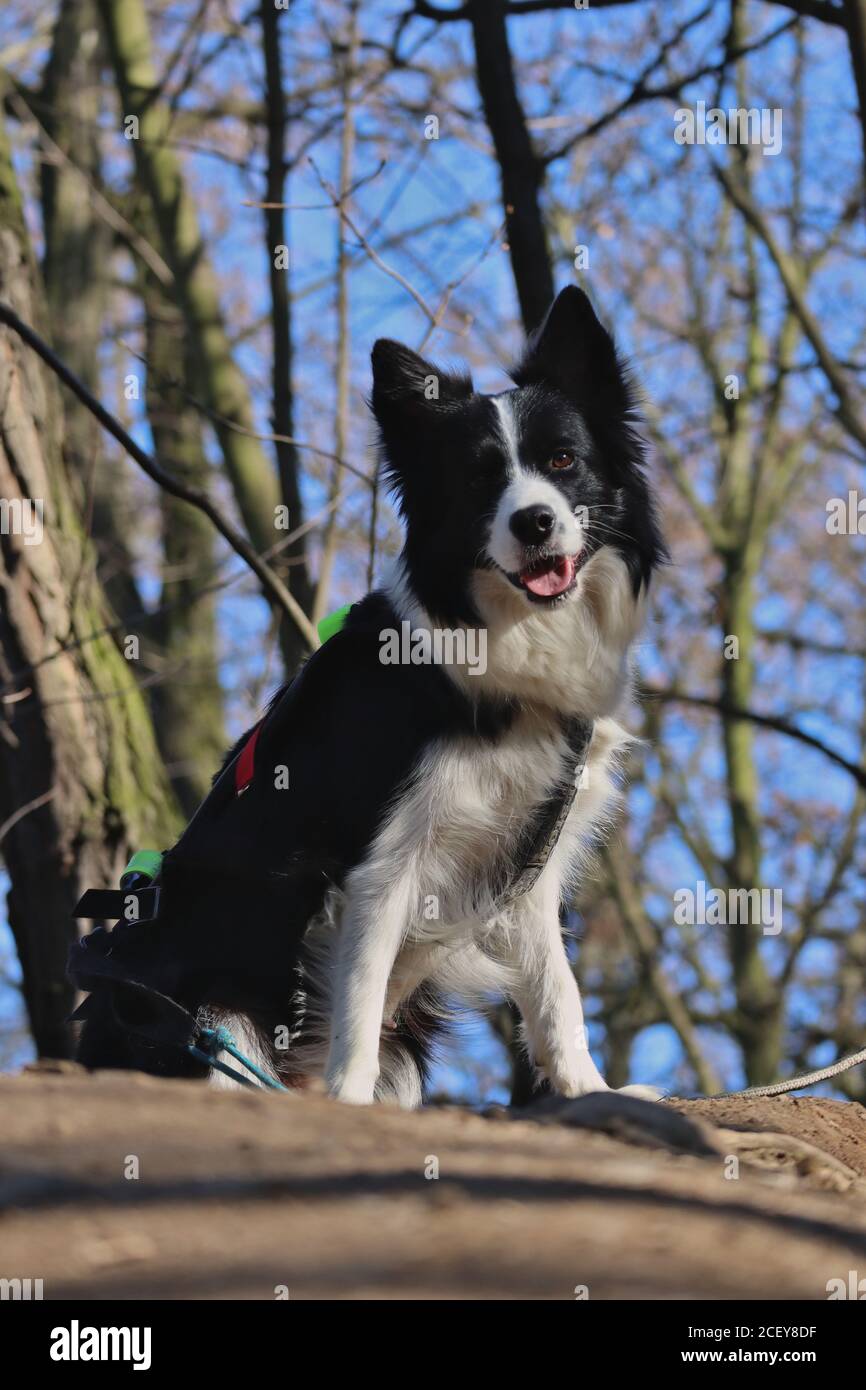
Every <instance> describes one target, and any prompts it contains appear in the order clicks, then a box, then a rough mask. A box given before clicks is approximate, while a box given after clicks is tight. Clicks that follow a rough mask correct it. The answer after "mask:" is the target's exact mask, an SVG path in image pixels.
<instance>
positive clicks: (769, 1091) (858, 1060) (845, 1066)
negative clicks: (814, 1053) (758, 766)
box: [707, 1047, 866, 1100]
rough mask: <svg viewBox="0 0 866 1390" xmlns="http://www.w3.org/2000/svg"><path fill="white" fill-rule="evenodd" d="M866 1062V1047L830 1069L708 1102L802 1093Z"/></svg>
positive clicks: (821, 1069) (750, 1088) (715, 1097)
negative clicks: (792, 1092)
mask: <svg viewBox="0 0 866 1390" xmlns="http://www.w3.org/2000/svg"><path fill="white" fill-rule="evenodd" d="M864 1062H866V1047H862V1048H861V1049H860V1051H859V1052H852V1053H851V1056H850V1057H841V1058H840V1059H839V1061H838V1062H833V1063H832V1064H831V1065H830V1066H829V1067H818V1068H817V1069H816V1070H815V1071H806V1072H803V1074H802V1075H801V1076H789V1077H788V1080H787V1081H774V1082H773V1083H772V1085H770V1086H747V1087H746V1089H745V1090H744V1091H720V1092H719V1094H718V1095H715V1096H708V1097H707V1099H708V1100H728V1099H730V1098H732V1097H734V1096H736V1097H737V1099H740V1098H741V1097H743V1096H783V1095H784V1094H785V1092H786V1091H802V1090H804V1089H805V1088H806V1087H807V1086H817V1084H818V1082H819V1081H829V1080H830V1078H831V1076H839V1075H840V1074H841V1073H842V1072H843V1071H851V1070H852V1068H854V1067H859V1066H862V1064H863V1063H864Z"/></svg>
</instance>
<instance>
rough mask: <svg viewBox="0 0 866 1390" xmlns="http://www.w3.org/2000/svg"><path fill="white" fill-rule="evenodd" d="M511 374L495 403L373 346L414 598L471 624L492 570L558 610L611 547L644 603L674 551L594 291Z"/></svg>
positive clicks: (560, 307) (551, 324) (563, 304)
mask: <svg viewBox="0 0 866 1390" xmlns="http://www.w3.org/2000/svg"><path fill="white" fill-rule="evenodd" d="M512 377H513V380H514V382H515V387H514V389H512V390H509V391H506V392H504V393H503V394H501V395H498V396H482V395H479V394H477V393H476V392H475V391H474V389H473V386H472V382H471V380H470V379H469V378H468V377H467V376H460V375H455V374H453V373H450V372H443V371H440V370H439V369H438V368H436V367H435V366H433V365H432V364H431V363H430V362H428V361H426V360H425V359H424V358H423V357H420V356H419V355H418V354H417V353H415V352H413V351H411V349H409V348H407V347H404V346H402V345H401V344H400V343H395V342H392V341H390V340H388V339H380V340H379V341H378V342H377V343H376V344H375V346H374V348H373V394H372V401H371V403H372V407H373V411H374V414H375V416H376V420H377V422H378V424H379V428H380V433H381V442H382V451H383V462H384V468H385V473H386V476H387V477H388V479H389V480H390V482H391V484H392V486H393V488H394V491H395V493H396V496H397V499H398V503H399V506H400V510H401V512H402V514H403V516H404V519H405V521H406V528H407V536H406V549H405V557H406V564H407V567H408V571H409V580H410V582H411V584H412V588H413V590H414V591H415V593H416V594H417V596H418V598H419V599H420V600H421V602H422V603H423V604H424V606H425V608H426V609H427V610H428V611H429V612H431V613H433V614H435V615H437V616H439V617H445V618H449V619H454V618H457V619H464V620H470V621H471V620H473V619H474V618H476V617H477V615H476V614H475V613H474V612H473V611H472V603H471V599H470V595H471V593H472V587H473V586H472V583H471V580H472V572H473V571H474V570H485V571H488V572H493V573H494V574H496V575H498V576H499V578H500V579H501V582H502V584H503V585H505V586H509V587H510V589H511V590H512V591H517V592H519V593H520V594H521V595H522V598H523V601H524V602H525V603H526V605H527V608H535V609H539V608H542V609H544V608H548V609H552V608H557V607H560V606H563V605H565V604H567V603H569V602H570V601H572V600H574V599H575V597H576V596H578V595H579V589H580V577H581V572H582V570H583V569H584V568H585V567H586V565H587V563H588V562H589V561H590V560H591V559H592V557H593V556H594V555H595V554H596V553H597V552H598V551H599V550H601V549H602V548H604V547H609V548H610V549H612V550H614V551H616V552H618V553H619V555H620V556H621V557H622V559H623V560H624V562H625V564H626V566H627V568H628V572H629V575H630V578H631V583H632V588H633V592H634V593H635V595H637V594H638V592H639V591H640V589H641V587H642V586H646V585H647V584H648V582H649V579H650V575H651V573H652V570H653V568H654V567H655V565H656V564H657V563H658V562H659V560H660V559H661V557H662V554H663V545H662V541H661V538H660V534H659V531H658V527H657V525H656V521H655V515H654V509H653V505H652V499H651V495H650V492H649V487H648V484H647V481H646V478H645V475H644V467H643V462H644V460H643V448H642V444H641V441H640V438H639V436H638V434H637V433H636V428H635V427H636V425H637V423H638V416H637V411H636V402H635V396H634V392H633V389H632V387H631V385H630V382H629V378H628V374H627V372H626V370H625V368H624V367H623V364H622V363H621V361H620V360H619V358H618V357H617V353H616V350H615V348H614V345H613V342H612V340H611V338H610V336H609V334H608V333H607V332H606V331H605V329H604V328H603V327H602V325H601V324H600V323H599V321H598V319H597V318H596V316H595V313H594V312H593V309H592V305H591V304H590V302H589V299H588V298H587V296H586V295H585V294H584V293H583V291H582V290H579V289H577V288H576V287H574V286H572V287H570V288H568V289H565V290H563V291H562V293H561V294H560V295H559V297H558V299H557V300H556V302H555V303H554V305H553V307H552V309H551V310H550V313H549V314H548V317H547V320H546V322H545V323H544V325H543V327H542V328H541V330H540V331H539V333H538V334H537V335H536V337H535V338H534V339H533V340H532V341H531V342H530V343H529V345H528V346H527V349H526V352H525V354H524V356H523V359H522V361H521V362H520V364H519V366H518V367H517V368H516V369H515V371H514V372H513V373H512Z"/></svg>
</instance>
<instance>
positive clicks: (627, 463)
mask: <svg viewBox="0 0 866 1390" xmlns="http://www.w3.org/2000/svg"><path fill="white" fill-rule="evenodd" d="M372 370H373V387H372V396H371V406H372V411H373V414H374V416H375V420H376V423H377V426H378V431H379V440H380V453H381V459H380V463H381V468H382V472H383V475H384V477H385V479H386V480H387V482H388V484H389V486H390V488H391V490H392V492H393V495H394V497H395V499H396V504H397V507H398V510H399V512H400V515H401V517H402V520H403V523H404V527H405V544H404V546H403V550H402V553H401V555H400V557H399V560H398V561H397V563H396V564H395V566H394V569H393V572H392V573H391V574H390V576H389V578H388V579H387V580H386V582H385V583H384V584H383V585H382V587H381V588H379V589H377V590H375V591H374V592H373V593H371V594H368V595H367V597H366V598H364V599H363V600H362V601H361V602H360V603H358V604H356V605H354V607H353V608H352V610H351V612H350V613H349V615H348V617H347V619H346V622H345V625H344V627H343V628H342V630H341V631H340V632H338V633H337V634H336V636H333V637H331V638H330V639H329V640H328V641H327V642H326V643H325V644H324V645H323V646H322V647H321V648H320V649H319V650H318V651H317V652H316V653H315V654H314V655H313V656H312V657H311V658H310V659H309V661H308V662H307V663H306V665H305V666H304V667H303V668H302V670H301V672H300V673H299V675H298V676H297V677H296V678H295V680H294V681H293V682H291V684H290V685H289V686H288V687H286V688H284V689H283V690H282V691H281V692H279V693H278V695H277V697H276V699H275V700H274V702H273V703H272V705H271V707H270V710H269V712H268V713H267V714H266V716H265V717H264V719H263V720H262V721H260V724H259V725H258V726H257V727H256V729H255V730H254V731H253V734H254V738H255V742H254V744H253V745H251V744H250V735H249V734H247V735H245V736H244V738H243V739H242V740H240V741H239V743H238V744H237V745H236V746H235V748H234V749H233V750H232V751H231V752H230V754H229V756H228V758H227V761H226V764H225V767H224V771H223V773H222V775H221V776H220V777H218V778H217V781H216V784H215V786H214V789H213V791H212V792H211V794H210V796H209V797H208V798H207V799H206V801H205V802H204V803H203V806H202V808H201V809H200V811H199V812H198V813H197V815H196V816H195V817H194V818H193V821H192V822H191V824H190V826H189V827H188V829H187V830H186V831H185V832H184V834H183V835H182V836H181V838H180V840H179V841H178V843H177V845H176V846H175V847H174V849H172V850H171V851H169V853H168V855H167V856H166V861H165V895H166V915H165V920H163V921H161V922H160V923H158V924H156V927H149V928H147V929H145V928H141V929H140V931H141V933H143V932H144V931H145V930H147V931H148V932H150V933H151V934H150V935H149V936H148V938H147V941H148V943H149V945H148V950H147V952H145V954H148V953H149V955H150V957H151V959H152V960H158V966H155V967H153V968H152V969H151V974H150V976H149V978H150V979H151V981H156V982H158V985H159V987H160V988H162V989H163V990H164V992H165V993H169V994H171V995H172V997H174V998H176V999H180V1000H181V1001H183V1002H184V1003H185V1005H186V1006H188V1007H189V1008H191V1009H197V1008H202V1007H206V1008H207V1009H208V1010H209V1011H210V1014H211V1016H212V1017H214V1016H215V1017H217V1018H218V1019H222V1020H223V1021H226V1020H228V1019H230V1020H231V1023H232V1028H233V1031H234V1032H235V1035H236V1036H237V1037H238V1038H239V1041H240V1042H241V1045H242V1046H245V1047H246V1049H247V1050H248V1051H249V1052H250V1053H251V1054H252V1056H253V1058H254V1060H256V1061H257V1062H258V1064H259V1065H260V1066H263V1067H264V1068H266V1069H267V1070H269V1071H270V1072H271V1073H272V1074H274V1075H275V1076H277V1077H279V1078H280V1079H281V1080H282V1081H283V1082H284V1083H285V1084H287V1085H288V1086H292V1087H295V1086H303V1085H305V1084H307V1082H308V1081H309V1080H310V1078H312V1077H316V1076H318V1077H321V1076H324V1079H325V1083H326V1085H327V1089H328V1092H329V1093H330V1095H332V1096H333V1097H335V1098H336V1099H338V1100H341V1101H344V1102H348V1103H352V1104H358V1105H364V1104H369V1103H370V1102H372V1101H374V1100H391V1101H395V1102H397V1103H399V1104H401V1105H403V1106H408V1107H412V1106H417V1105H419V1104H420V1103H421V1101H422V1098H423V1094H424V1084H425V1080H426V1077H427V1072H428V1067H429V1062H430V1057H431V1053H432V1050H433V1048H434V1046H435V1042H436V1038H437V1036H438V1034H439V1032H440V1031H441V1029H442V1028H443V1027H444V1026H445V1024H446V1023H447V1020H448V1018H449V1017H450V1015H451V1012H452V1010H453V1001H454V1000H455V999H456V1000H462V1001H466V1002H468V1003H473V1004H484V1003H485V1002H488V1001H490V1000H491V998H495V997H500V998H501V997H506V998H508V999H510V1000H511V1001H513V1002H514V1003H515V1004H516V1006H517V1008H518V1010H519V1012H520V1015H521V1018H522V1022H523V1034H524V1041H525V1045H526V1047H527V1049H528V1052H529V1055H530V1057H531V1059H532V1062H533V1064H534V1066H535V1068H536V1070H537V1074H538V1076H539V1078H540V1079H544V1080H546V1081H547V1083H548V1084H549V1086H550V1087H551V1088H552V1089H553V1091H554V1092H556V1093H558V1094H560V1095H562V1096H567V1097H574V1096H579V1095H583V1094H585V1093H587V1092H592V1091H600V1090H605V1089H607V1087H606V1083H605V1081H604V1079H603V1077H602V1076H601V1074H600V1072H599V1071H598V1069H597V1067H596V1065H595V1062H594V1061H593V1059H592V1056H591V1053H590V1050H589V1047H588V1045H587V1039H586V1030H585V1026H584V1016H583V1010H582V1005H581V999H580V993H579V990H578V986H577V983H576V980H575V977H574V974H573V972H572V969H571V966H570V964H569V961H568V957H567V954H566V949H565V945H564V941H563V935H562V930H561V911H562V908H563V904H564V903H565V902H566V901H567V900H568V897H569V895H570V894H571V892H572V891H573V890H574V888H575V886H576V884H577V882H578V881H579V879H580V876H581V874H582V873H583V872H584V870H585V868H586V865H587V860H588V856H589V855H590V854H591V850H592V847H593V844H594V843H597V842H598V840H599V838H600V837H601V836H602V835H603V833H604V831H605V828H606V827H607V826H608V825H609V823H610V819H611V816H612V813H613V812H614V810H615V808H616V806H617V802H618V795H619V792H618V780H617V776H616V773H617V768H618V763H619V762H620V761H621V755H622V753H623V750H624V749H625V748H626V747H627V745H628V743H629V741H630V740H629V737H628V735H627V734H626V732H625V730H624V728H623V727H622V725H621V723H620V718H621V715H622V711H623V708H624V706H625V705H626V703H627V701H628V699H629V694H630V658H629V651H630V647H631V644H632V643H633V641H634V639H635V637H636V635H637V633H638V632H639V630H640V628H641V626H642V623H643V621H644V618H645V610H646V604H647V596H648V592H649V589H650V586H651V581H652V578H653V574H654V572H655V571H656V570H657V568H658V566H659V565H660V564H661V563H662V561H663V560H664V558H665V547H664V542H663V539H662V536H661V533H660V528H659V524H658V520H657V511H656V506H655V503H654V499H653V494H652V491H651V487H650V483H649V480H648V477H647V464H646V459H645V449H644V445H643V443H642V440H641V436H640V432H639V426H640V418H639V411H638V402H637V394H636V390H635V388H634V386H633V384H632V381H631V379H630V376H629V372H628V370H627V368H626V367H625V366H624V364H623V362H622V361H621V359H620V358H619V356H618V354H617V351H616V349H615V346H614V343H613V341H612V339H611V337H610V336H609V334H608V333H607V331H606V330H605V328H604V327H603V326H602V324H601V323H600V322H599V320H598V318H597V317H596V314H595V312H594V310H593V308H592V306H591V303H590V301H589V299H588V298H587V296H586V295H585V294H584V293H583V292H582V291H581V290H579V289H578V288H576V287H569V288H567V289H565V290H563V291H562V293H561V294H560V295H559V296H558V298H557V299H556V301H555V302H554V304H553V306H552V308H551V310H550V312H549V314H548V316H547V319H546V321H545V323H544V324H543V326H542V327H541V329H540V330H539V332H538V333H537V334H536V335H535V337H534V339H532V340H531V341H530V342H529V343H528V345H527V347H526V350H525V352H524V355H523V357H522V359H521V361H520V362H519V365H518V366H517V367H516V368H515V370H514V371H513V373H512V380H513V386H512V387H511V388H510V389H509V390H506V391H503V392H501V393H500V394H497V395H491V396H486V395H482V394H479V393H478V392H476V391H475V390H474V388H473V385H472V382H471V380H470V378H469V377H468V376H465V375H461V374H457V373H454V372H450V371H442V370H439V369H438V368H437V367H435V366H433V365H432V364H431V363H430V362H428V361H426V360H425V359H424V358H423V357H421V356H419V355H418V354H417V353H415V352H413V351H412V350H411V349H409V348H407V347H405V346H403V345H401V344H399V343H396V342H392V341H389V340H384V339H383V340H379V341H378V342H376V344H375V345H374V348H373V353H372ZM443 633H446V634H447V635H448V637H449V642H450V645H449V647H448V656H447V659H442V656H441V652H442V649H443V644H442V643H441V642H440V644H439V646H438V647H437V638H439V637H440V636H441V635H442V634H443ZM395 634H399V635H400V637H401V640H402V638H403V637H405V638H406V639H407V640H406V641H405V642H402V645H401V641H397V642H396V644H395ZM388 652H390V656H387V655H386V653H388ZM395 652H397V653H400V652H402V657H403V659H400V657H399V655H398V656H397V657H396V658H395V656H394V653H395ZM437 652H438V653H439V659H435V658H436V653H437ZM407 653H408V659H407ZM482 658H483V659H482ZM574 721H578V722H579V723H582V724H583V725H584V726H585V727H586V728H587V729H588V730H591V741H590V742H589V745H588V750H587V752H586V755H585V770H584V772H583V774H582V776H581V781H580V787H579V789H578V790H577V793H576V795H575V797H574V800H573V803H572V804H571V807H570V810H569V811H568V814H567V817H566V818H565V821H564V824H563V825H562V827H561V829H560V833H559V835H558V838H555V843H553V844H552V845H548V847H547V849H548V853H547V857H546V861H545V862H544V866H543V869H542V870H541V872H540V874H539V875H538V876H537V878H536V880H535V881H534V883H533V884H532V885H531V887H529V889H528V891H526V892H524V893H522V894H520V895H519V896H518V897H517V898H516V900H515V901H513V902H508V903H507V904H506V905H505V906H503V905H502V904H503V886H504V885H507V883H508V881H509V873H510V872H511V868H512V867H513V865H514V864H515V862H517V861H519V859H520V856H521V852H522V850H521V846H523V845H524V844H525V837H526V833H527V826H528V825H530V824H531V821H532V817H533V815H534V814H536V813H537V812H538V810H539V808H540V807H543V806H544V804H545V802H546V800H547V799H548V798H550V796H551V794H552V792H553V791H554V789H556V788H557V787H560V786H561V785H562V784H563V782H564V780H567V778H568V777H569V775H571V774H573V771H574V769H573V767H572V766H571V763H570V761H569V756H570V755H569V742H568V736H567V731H568V728H569V725H570V724H573V723H574ZM245 748H246V749H250V748H252V749H253V751H254V760H253V761H254V768H255V775H253V776H252V777H251V779H249V780H248V784H247V785H244V786H239V785H237V775H236V774H237V769H238V768H239V766H240V764H241V761H242V760H243V758H244V757H246V759H247V763H249V762H250V754H249V752H248V753H247V754H246V755H245V754H244V751H243V750H244V749H245ZM232 769H234V770H235V784H234V785H233V784H232ZM143 939H144V938H143V936H141V935H140V936H139V938H138V940H139V942H140V941H141V940H143ZM137 978H142V976H141V974H139V975H138V976H137ZM119 1047H120V1043H119V1039H118V1036H117V1032H116V1030H114V1031H113V1032H112V1029H111V1026H110V1024H109V1023H108V1022H107V1020H106V1018H105V1016H104V1011H103V1015H102V1017H101V1020H100V1019H97V1018H93V1019H91V1020H90V1022H89V1023H86V1024H85V1028H84V1034H83V1036H82V1048H81V1052H80V1056H81V1059H82V1060H83V1061H85V1062H86V1063H87V1064H88V1065H101V1064H105V1062H106V1060H108V1062H109V1064H123V1065H143V1066H144V1067H145V1069H162V1070H165V1069H166V1061H165V1055H164V1052H163V1051H161V1052H160V1053H159V1059H158V1064H157V1065H156V1066H155V1065H154V1055H153V1054H151V1055H150V1056H145V1057H142V1056H141V1055H140V1053H136V1051H135V1049H133V1051H132V1052H130V1049H129V1044H128V1043H126V1044H124V1047H125V1049H126V1050H125V1051H123V1053H122V1056H123V1059H125V1060H123V1061H121V1062H120V1063H118V1061H117V1058H118V1055H119V1053H118V1048H119ZM197 1065H198V1064H195V1065H194V1066H191V1065H190V1064H189V1062H187V1063H185V1069H186V1070H187V1071H194V1070H195V1066H197ZM215 1077H216V1079H217V1081H218V1080H219V1078H218V1076H216V1074H215ZM625 1089H626V1090H629V1091H631V1092H632V1093H633V1094H639V1095H646V1096H653V1097H654V1096H655V1095H656V1094H657V1093H656V1092H655V1091H652V1090H651V1089H649V1088H641V1087H627V1088H625Z"/></svg>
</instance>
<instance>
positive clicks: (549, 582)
mask: <svg viewBox="0 0 866 1390" xmlns="http://www.w3.org/2000/svg"><path fill="white" fill-rule="evenodd" d="M581 558H582V557H581V556H580V555H544V556H542V557H541V558H540V559H538V560H533V562H532V564H531V565H527V567H526V569H523V570H521V571H520V573H519V574H518V576H517V578H518V580H519V582H520V585H521V588H523V589H524V590H525V592H526V594H527V595H528V596H529V598H531V599H533V600H534V601H535V602H541V603H550V602H552V601H553V600H555V599H558V598H562V597H563V595H565V594H567V593H568V592H569V590H570V589H572V588H573V587H574V585H575V583H576V581H577V572H578V570H579V569H580V562H581Z"/></svg>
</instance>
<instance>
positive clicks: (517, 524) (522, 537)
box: [508, 503, 556, 545]
mask: <svg viewBox="0 0 866 1390" xmlns="http://www.w3.org/2000/svg"><path fill="white" fill-rule="evenodd" d="M508 525H509V526H510V527H511V531H512V534H513V535H515V536H516V537H517V539H518V540H519V541H521V542H522V543H523V545H542V544H543V543H544V541H546V540H549V538H550V535H551V533H552V531H553V528H554V526H555V525H556V517H555V516H554V515H553V512H552V511H551V510H550V508H549V507H545V506H544V504H543V503H537V504H536V505H535V506H534V507H521V508H520V511H519V512H513V513H512V515H511V520H510V521H509V523H508Z"/></svg>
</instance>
